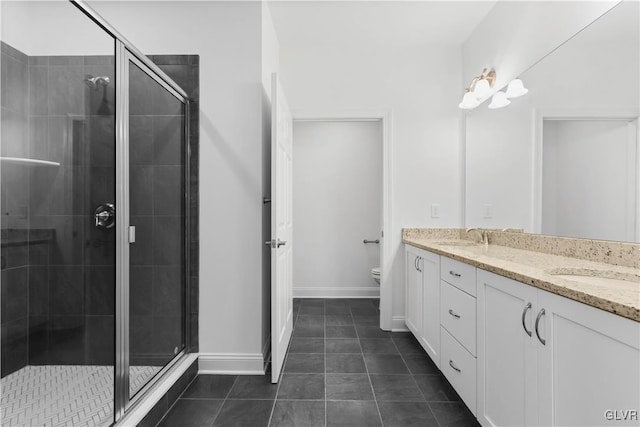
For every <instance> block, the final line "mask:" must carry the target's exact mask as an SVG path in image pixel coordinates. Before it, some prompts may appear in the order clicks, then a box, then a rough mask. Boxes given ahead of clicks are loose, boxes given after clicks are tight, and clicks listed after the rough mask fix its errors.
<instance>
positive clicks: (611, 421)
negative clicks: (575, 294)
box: [534, 290, 640, 426]
mask: <svg viewBox="0 0 640 427" xmlns="http://www.w3.org/2000/svg"><path fill="white" fill-rule="evenodd" d="M543 309H544V310H545V312H544V314H543V315H541V316H540V322H539V328H538V329H539V335H540V339H538V338H537V337H536V340H535V341H536V344H537V349H538V399H539V400H538V408H539V409H538V414H539V420H538V424H539V425H556V426H568V425H573V426H606V425H610V426H614V425H615V426H640V323H638V322H634V321H633V320H630V319H626V318H624V317H620V316H616V315H615V314H611V313H608V312H605V311H602V310H599V309H597V308H594V307H590V306H588V305H585V304H581V303H579V302H576V301H572V300H570V299H567V298H563V297H561V296H558V295H555V294H553V293H550V292H546V291H543V290H539V291H538V309H537V310H536V316H537V315H538V314H539V313H540V311H541V310H543ZM534 328H535V325H534ZM534 335H535V331H534ZM543 341H544V344H542V342H543Z"/></svg>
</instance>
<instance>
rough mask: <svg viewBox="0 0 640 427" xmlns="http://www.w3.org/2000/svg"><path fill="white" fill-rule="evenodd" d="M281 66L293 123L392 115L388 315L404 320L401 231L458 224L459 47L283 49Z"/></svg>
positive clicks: (459, 219)
mask: <svg viewBox="0 0 640 427" xmlns="http://www.w3.org/2000/svg"><path fill="white" fill-rule="evenodd" d="M280 59H281V62H280V67H281V74H282V76H283V86H284V89H285V91H286V93H287V97H288V100H289V103H290V105H291V108H292V109H293V110H294V111H293V112H294V117H296V114H300V113H301V112H302V113H311V114H313V112H314V111H315V112H319V113H318V114H321V115H322V114H332V113H333V114H340V113H345V114H348V113H349V112H350V111H351V112H353V111H357V110H360V111H362V110H364V111H371V110H380V111H392V112H393V124H392V136H391V149H392V159H393V164H392V181H393V187H392V200H391V204H392V207H391V208H392V232H391V234H390V235H385V239H386V240H385V242H386V244H389V245H391V248H392V253H393V267H392V270H393V271H392V272H391V276H392V280H391V281H392V283H393V308H392V315H393V316H396V317H399V316H404V253H403V251H402V250H401V249H402V245H401V228H402V227H411V226H416V227H457V226H460V223H461V218H460V217H461V211H460V205H461V203H460V201H461V177H460V175H461V171H460V163H461V162H460V156H461V151H460V143H461V140H460V138H461V135H460V111H459V109H458V108H457V102H459V101H458V99H457V98H458V93H459V92H460V80H461V75H460V70H461V62H460V61H461V57H460V47H459V46H455V45H453V46H444V45H443V46H411V47H404V48H382V47H375V46H374V47H372V46H363V47H361V48H350V49H349V48H344V49H333V48H315V47H314V46H308V47H305V48H289V47H284V46H281V51H280ZM432 203H438V204H440V205H441V218H439V219H432V218H430V206H431V204H432ZM403 325H404V322H403V321H402V320H398V322H397V327H402V326H403Z"/></svg>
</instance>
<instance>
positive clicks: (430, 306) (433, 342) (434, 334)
mask: <svg viewBox="0 0 640 427" xmlns="http://www.w3.org/2000/svg"><path fill="white" fill-rule="evenodd" d="M420 269H421V270H422V334H421V335H420V344H422V347H423V348H424V349H425V350H426V352H427V354H428V355H429V357H431V360H433V362H434V363H435V364H436V366H438V367H440V256H439V255H436V254H433V253H430V252H424V253H423V254H422V261H421V263H420Z"/></svg>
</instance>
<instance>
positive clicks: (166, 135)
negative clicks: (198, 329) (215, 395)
mask: <svg viewBox="0 0 640 427" xmlns="http://www.w3.org/2000/svg"><path fill="white" fill-rule="evenodd" d="M0 7H1V8H2V10H1V12H2V13H1V16H2V27H1V28H2V37H1V39H2V40H1V48H2V49H1V61H0V63H1V66H2V69H1V75H0V77H1V79H0V80H1V81H2V88H1V98H2V100H1V102H2V110H1V115H0V119H1V120H0V126H1V140H0V146H1V147H0V149H1V153H0V154H1V160H0V174H1V191H0V192H1V198H0V210H1V213H2V216H1V221H0V225H1V233H2V251H1V255H2V256H1V259H2V273H1V274H2V277H1V287H2V293H1V299H0V305H1V312H2V319H1V320H2V334H1V335H2V336H1V338H2V343H1V349H2V350H1V351H2V354H1V361H2V362H1V376H2V379H1V380H0V385H1V387H2V401H1V406H2V408H1V410H2V415H1V416H2V420H1V421H0V424H2V425H3V426H5V425H6V426H11V425H20V426H22V425H34V426H35V425H73V426H78V425H110V424H113V423H114V422H116V421H117V420H118V419H119V418H121V417H122V416H123V415H124V414H125V412H126V411H127V410H128V409H129V408H131V407H133V406H134V405H135V403H136V402H137V401H139V400H141V399H142V398H144V395H145V393H146V392H147V391H148V390H150V389H151V388H152V387H153V386H154V384H156V383H157V382H159V381H162V379H163V375H164V373H166V372H167V371H168V370H169V369H170V368H171V367H172V365H174V364H176V363H179V361H180V359H181V357H183V356H184V355H185V354H186V353H187V352H188V351H189V350H190V347H189V342H188V341H189V336H190V335H189V330H188V329H189V327H190V325H189V322H188V321H187V320H188V313H189V307H188V304H189V301H188V299H189V298H187V295H188V289H189V283H188V282H189V280H188V279H189V276H190V275H189V265H190V264H189V251H188V248H189V233H188V231H189V225H190V224H189V218H190V215H189V214H190V213H189V202H190V200H189V195H190V191H189V179H188V177H189V141H188V138H189V132H188V131H189V130H188V124H189V117H188V115H189V110H188V106H189V100H188V98H187V95H186V93H185V92H184V91H183V90H182V89H181V88H180V87H179V86H178V85H177V84H176V83H174V82H173V81H172V80H171V79H170V78H169V77H168V76H167V75H166V74H164V73H163V72H162V71H161V70H160V68H158V67H157V66H156V65H154V63H153V62H151V61H150V60H149V59H148V58H146V57H145V56H144V55H142V54H140V53H139V52H138V51H137V50H136V49H135V48H134V47H133V46H132V45H131V44H130V43H128V42H127V41H126V40H125V39H124V38H123V37H121V36H120V35H119V34H118V33H117V32H116V31H115V30H114V29H112V28H111V27H110V26H109V25H108V24H107V23H106V22H104V21H103V20H102V19H101V18H100V17H99V16H97V15H96V14H95V12H93V11H92V10H91V9H89V8H88V7H87V6H86V5H84V4H83V3H75V2H61V1H54V2H50V1H47V2H11V1H3V2H2V4H1V5H0ZM52 17H55V19H52Z"/></svg>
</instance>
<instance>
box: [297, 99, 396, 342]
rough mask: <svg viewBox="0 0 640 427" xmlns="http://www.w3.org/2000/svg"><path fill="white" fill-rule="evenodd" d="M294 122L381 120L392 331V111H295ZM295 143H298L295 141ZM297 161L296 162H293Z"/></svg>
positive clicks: (385, 309)
mask: <svg viewBox="0 0 640 427" xmlns="http://www.w3.org/2000/svg"><path fill="white" fill-rule="evenodd" d="M291 113H292V115H293V121H294V123H295V122H303V121H306V122H312V121H315V122H348V121H351V122H362V121H380V123H381V128H382V135H381V136H382V188H381V189H380V191H381V196H382V197H381V203H382V209H381V211H382V218H381V219H382V224H381V225H382V227H381V228H382V230H381V232H382V235H381V236H380V328H381V329H383V330H386V331H390V330H392V329H393V319H392V314H393V284H392V275H391V271H392V270H391V269H392V265H393V249H392V244H393V234H392V222H391V221H392V206H391V202H392V200H393V198H392V188H393V187H392V185H391V183H392V176H393V174H392V150H391V137H392V135H393V134H392V121H393V110H349V111H306V110H293V111H292V112H291ZM294 143H295V142H294ZM294 162H295V159H294Z"/></svg>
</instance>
